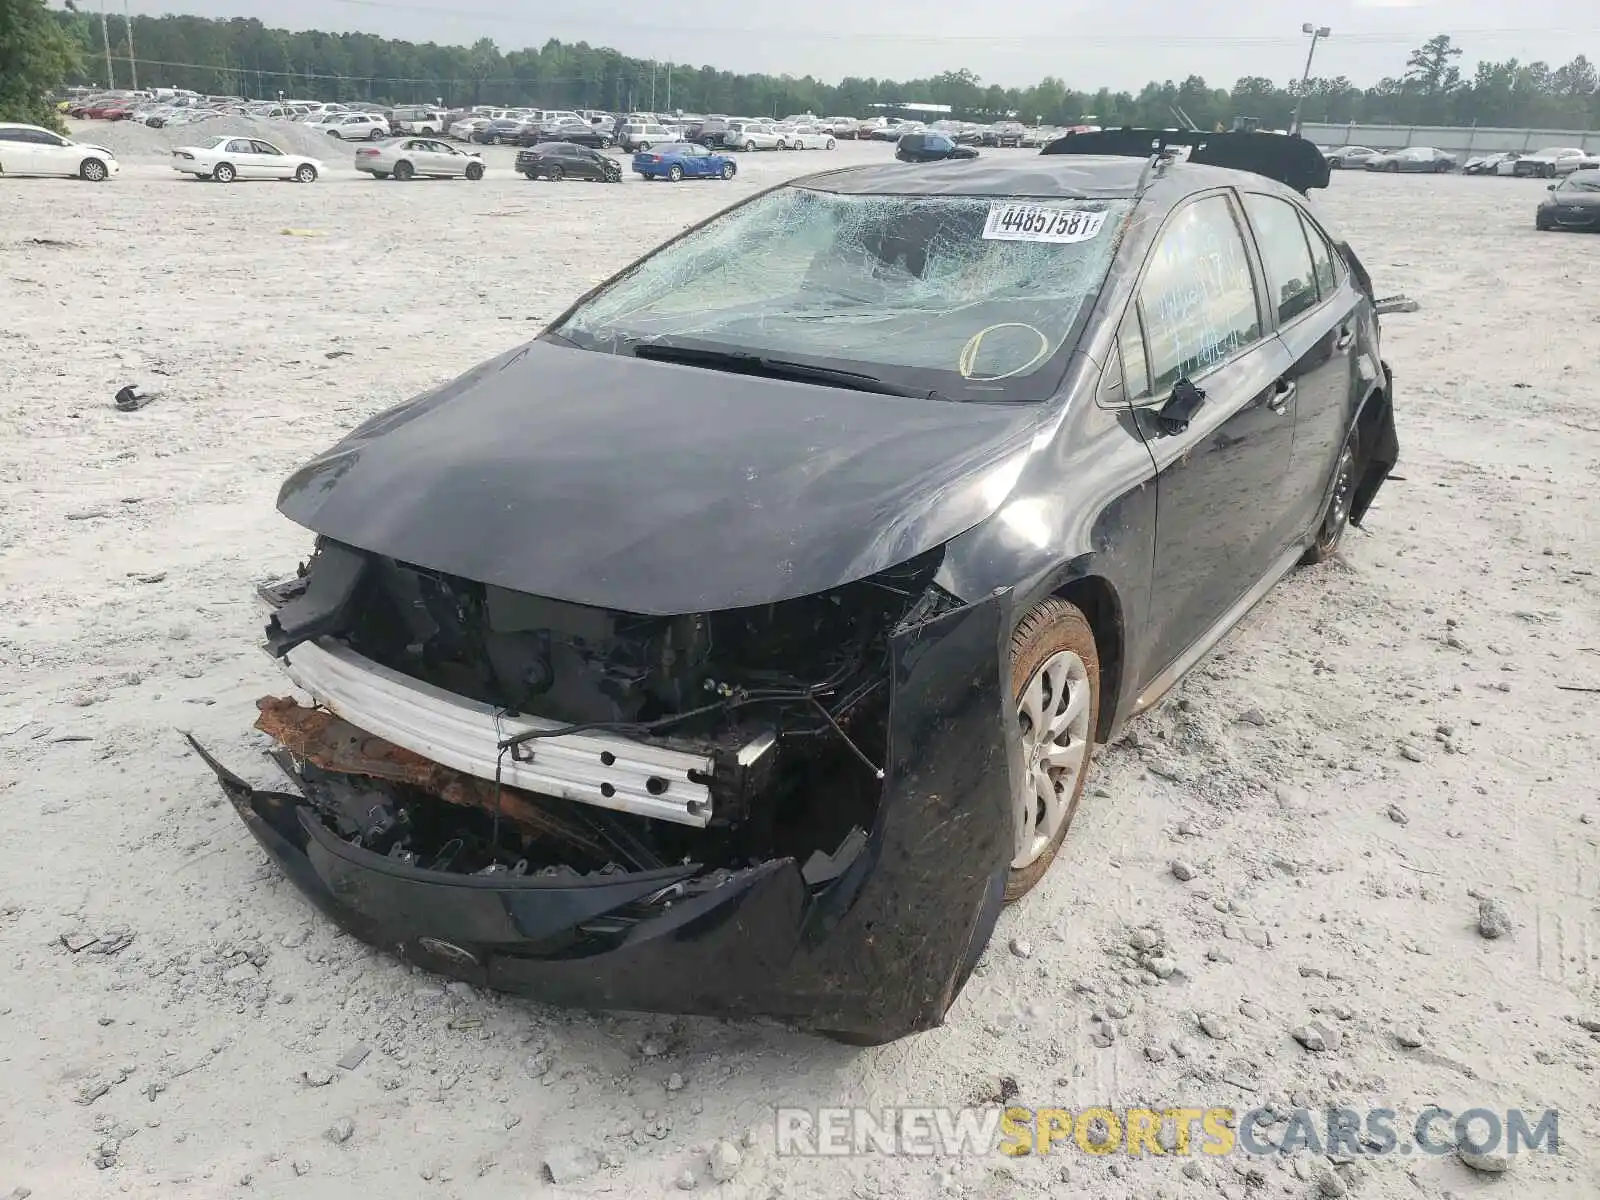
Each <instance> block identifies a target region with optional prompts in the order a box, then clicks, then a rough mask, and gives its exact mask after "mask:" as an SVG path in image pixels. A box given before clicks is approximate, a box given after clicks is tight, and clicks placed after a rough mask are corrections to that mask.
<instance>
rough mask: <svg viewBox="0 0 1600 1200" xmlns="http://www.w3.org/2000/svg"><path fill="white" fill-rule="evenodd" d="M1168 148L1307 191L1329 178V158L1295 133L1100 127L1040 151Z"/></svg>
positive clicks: (1138, 152)
mask: <svg viewBox="0 0 1600 1200" xmlns="http://www.w3.org/2000/svg"><path fill="white" fill-rule="evenodd" d="M1170 146H1187V147H1189V161H1190V162H1192V163H1194V164H1195V165H1196V166H1207V167H1225V168H1227V169H1229V170H1232V171H1249V172H1250V173H1251V174H1252V175H1263V176H1265V177H1266V178H1268V179H1276V180H1277V181H1278V182H1279V183H1282V184H1285V185H1287V186H1289V187H1292V188H1293V189H1294V190H1295V191H1297V192H1300V193H1302V194H1303V193H1305V192H1306V191H1308V190H1310V189H1311V188H1325V187H1327V186H1328V180H1329V178H1330V176H1329V172H1328V160H1327V159H1326V158H1324V157H1323V156H1322V151H1320V150H1318V149H1317V148H1316V146H1314V145H1313V144H1312V143H1310V142H1308V141H1306V140H1305V139H1304V138H1302V137H1297V136H1295V135H1293V134H1282V133H1206V132H1205V131H1204V130H1182V129H1126V128H1125V129H1102V130H1099V131H1098V132H1093V133H1069V134H1067V135H1066V136H1064V137H1059V138H1057V139H1056V140H1055V141H1053V142H1051V143H1050V144H1049V145H1047V146H1045V148H1044V149H1043V150H1041V151H1040V152H1039V153H1041V154H1111V155H1115V156H1117V157H1119V158H1150V157H1152V156H1153V155H1156V154H1159V153H1161V152H1162V151H1164V150H1166V149H1167V148H1168V147H1170Z"/></svg>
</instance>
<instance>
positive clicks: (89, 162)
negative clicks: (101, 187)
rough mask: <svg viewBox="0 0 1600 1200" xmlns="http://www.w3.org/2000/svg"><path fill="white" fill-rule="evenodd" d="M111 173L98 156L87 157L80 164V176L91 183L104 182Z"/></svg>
mask: <svg viewBox="0 0 1600 1200" xmlns="http://www.w3.org/2000/svg"><path fill="white" fill-rule="evenodd" d="M110 173H111V172H109V171H107V170H106V165H105V163H103V162H101V161H100V160H99V159H98V158H86V159H84V160H83V162H81V163H80V164H78V178H80V179H83V180H85V181H87V182H89V183H104V182H105V179H106V176H107V175H109V174H110Z"/></svg>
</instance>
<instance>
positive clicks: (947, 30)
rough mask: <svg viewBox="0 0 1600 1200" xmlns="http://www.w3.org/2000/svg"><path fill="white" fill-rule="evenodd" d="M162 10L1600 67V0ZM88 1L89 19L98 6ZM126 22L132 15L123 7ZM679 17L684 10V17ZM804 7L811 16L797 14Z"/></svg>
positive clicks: (718, 60) (848, 57) (177, 5)
mask: <svg viewBox="0 0 1600 1200" xmlns="http://www.w3.org/2000/svg"><path fill="white" fill-rule="evenodd" d="M125 2H127V3H129V4H130V7H131V9H132V11H134V12H136V13H147V14H151V15H155V14H159V13H163V12H183V13H192V14H195V15H198V16H207V17H236V16H242V17H256V18H258V19H260V20H261V21H263V22H265V23H266V24H268V25H273V26H279V27H284V28H289V29H323V30H328V31H330V32H335V33H337V32H346V31H357V30H360V31H365V32H367V33H375V34H381V35H383V36H385V37H392V38H404V39H406V40H410V41H419V42H427V41H435V42H459V43H471V42H473V41H476V40H477V39H478V38H480V37H488V38H492V39H494V41H495V42H496V43H497V44H498V45H499V46H500V48H501V49H502V50H512V49H520V48H521V47H524V46H530V45H531V46H537V45H541V44H542V43H544V42H545V41H546V40H547V39H549V38H552V37H553V38H558V39H560V40H561V41H574V42H576V41H587V42H589V43H590V44H591V45H595V46H611V47H614V48H615V49H617V50H620V51H622V52H623V53H625V54H630V55H634V56H637V57H640V58H658V59H661V60H670V61H674V62H678V63H684V64H687V65H690V66H694V67H699V66H702V65H705V64H708V63H709V64H710V65H712V66H715V67H718V68H720V69H724V70H735V71H765V72H770V73H773V74H791V75H806V74H810V75H814V76H816V77H817V78H819V79H822V80H825V81H827V82H830V83H831V82H836V81H837V80H838V79H840V78H841V77H843V76H845V75H862V76H876V77H878V78H891V79H912V78H918V77H926V76H929V75H933V74H936V73H938V72H940V71H944V70H955V69H958V68H961V67H966V68H968V69H970V70H972V71H974V72H975V73H976V74H977V75H978V76H979V78H980V79H981V81H982V82H983V83H984V84H991V83H998V84H1000V85H1002V86H1005V87H1012V86H1027V85H1029V84H1032V83H1035V82H1037V81H1038V80H1039V79H1040V78H1042V77H1043V76H1045V75H1055V76H1057V77H1058V78H1061V79H1064V80H1065V81H1066V83H1067V85H1068V86H1069V87H1073V88H1076V89H1079V90H1092V89H1095V88H1099V87H1110V88H1113V89H1128V90H1136V89H1138V88H1139V87H1141V86H1143V85H1144V84H1145V83H1146V82H1148V81H1149V80H1151V79H1169V78H1170V79H1182V78H1183V77H1185V76H1187V75H1190V74H1198V75H1203V76H1204V77H1205V78H1206V80H1207V81H1208V82H1209V83H1211V84H1212V85H1213V86H1220V87H1231V86H1232V84H1233V81H1234V80H1235V79H1237V78H1239V77H1240V76H1242V75H1265V76H1268V77H1269V78H1271V79H1274V80H1276V81H1278V82H1280V83H1282V82H1284V81H1286V80H1288V79H1291V78H1297V77H1298V76H1299V74H1300V72H1301V70H1302V69H1303V68H1304V66H1305V55H1306V51H1307V49H1308V48H1309V44H1310V40H1311V39H1310V38H1308V37H1306V36H1305V35H1304V34H1302V33H1301V30H1300V26H1301V24H1302V23H1303V22H1307V21H1310V22H1314V23H1316V24H1318V25H1327V26H1330V27H1331V28H1332V30H1333V34H1332V36H1331V37H1330V38H1328V39H1327V40H1326V41H1323V42H1320V43H1319V45H1318V47H1317V51H1316V62H1315V66H1314V69H1313V73H1314V74H1317V75H1328V76H1334V75H1346V76H1348V77H1349V78H1350V79H1351V80H1352V81H1353V82H1355V83H1356V84H1357V85H1359V86H1367V85H1370V84H1372V83H1375V82H1377V80H1378V79H1380V78H1382V77H1383V76H1385V75H1399V74H1401V73H1403V71H1404V69H1405V59H1406V55H1407V53H1408V52H1409V50H1410V49H1411V48H1412V47H1413V46H1416V45H1418V44H1420V43H1421V42H1423V41H1424V40H1426V39H1427V38H1428V37H1430V36H1432V35H1433V34H1435V33H1449V34H1451V35H1452V36H1453V37H1454V38H1455V41H1456V43H1457V44H1458V45H1460V46H1462V47H1463V48H1464V49H1465V51H1466V53H1465V55H1464V56H1463V59H1462V69H1463V72H1464V73H1465V74H1467V75H1469V76H1470V75H1471V73H1472V64H1473V63H1475V62H1476V61H1477V60H1478V59H1481V58H1490V59H1505V58H1512V57H1516V58H1520V59H1522V60H1524V61H1531V60H1537V59H1543V60H1545V61H1546V62H1548V63H1549V64H1550V65H1551V66H1552V67H1555V66H1559V65H1561V64H1562V63H1564V62H1567V61H1568V60H1570V59H1571V58H1572V57H1573V56H1574V55H1575V54H1578V53H1586V54H1588V55H1589V57H1590V58H1591V59H1600V2H1597V0H1517V2H1516V3H1512V2H1511V0H1448V2H1446V3H1428V2H1421V3H1418V2H1412V0H1298V3H1296V4H1294V5H1292V6H1291V5H1285V4H1284V3H1283V0H1233V2H1232V3H1230V4H1228V5H1226V6H1219V7H1215V8H1212V10H1211V13H1212V15H1209V16H1205V15H1202V13H1201V6H1200V5H1198V4H1195V3H1192V2H1190V0H1115V2H1114V3H1106V2H1104V0H1101V2H1099V3H1093V2H1086V0H1006V2H1005V3H1004V4H1002V5H1001V6H1000V7H999V8H987V7H986V6H982V5H974V4H973V3H971V0H874V3H872V4H869V5H867V6H866V7H860V6H858V5H854V4H827V3H814V4H812V5H810V6H809V7H807V8H804V9H802V10H796V9H795V7H794V5H793V4H792V3H787V2H785V0H696V3H695V4H693V5H692V6H681V5H668V4H663V3H661V2H660V0H584V2H583V3H578V4H574V3H571V0H521V2H515V3H509V4H501V5H496V4H494V3H493V2H492V0H459V2H457V3H452V2H451V0H270V2H269V0H125ZM82 7H83V8H84V9H86V10H88V11H93V9H94V7H95V5H94V0H87V2H86V3H83V4H82ZM110 7H111V10H112V11H115V10H116V8H118V7H120V6H119V5H118V3H117V0H110ZM674 9H676V10H677V12H678V13H679V14H680V15H673V11H674ZM801 13H803V14H804V15H803V16H802V15H800V14H801Z"/></svg>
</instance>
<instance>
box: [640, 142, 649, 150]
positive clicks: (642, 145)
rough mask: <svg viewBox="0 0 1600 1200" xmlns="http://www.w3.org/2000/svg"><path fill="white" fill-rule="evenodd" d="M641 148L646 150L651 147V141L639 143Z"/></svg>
mask: <svg viewBox="0 0 1600 1200" xmlns="http://www.w3.org/2000/svg"><path fill="white" fill-rule="evenodd" d="M639 149H640V150H641V151H645V150H648V149H650V143H649V142H640V143H639Z"/></svg>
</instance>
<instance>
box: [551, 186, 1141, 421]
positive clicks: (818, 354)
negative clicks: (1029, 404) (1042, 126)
mask: <svg viewBox="0 0 1600 1200" xmlns="http://www.w3.org/2000/svg"><path fill="white" fill-rule="evenodd" d="M1128 207H1129V206H1128V202H1127V201H1121V200H1111V201H1106V200H1093V201H1091V200H1051V201H1048V202H1038V203H1023V202H1019V201H1001V200H993V199H991V198H989V197H970V196H884V195H875V196H847V195H835V194H832V193H828V192H818V191H812V190H809V189H804V188H784V189H782V190H779V191H776V192H772V193H770V194H768V195H766V196H763V197H760V198H758V199H756V200H754V201H752V202H751V203H749V204H747V205H745V206H743V207H741V208H739V209H737V210H735V211H734V212H732V213H730V214H728V215H727V216H724V217H722V218H720V219H718V220H715V221H713V222H711V223H710V224H709V225H707V226H706V227H704V228H703V229H700V230H698V231H696V232H694V233H691V234H689V235H688V236H687V237H685V238H683V239H682V240H680V241H678V242H677V243H675V244H673V245H670V246H668V247H667V248H666V249H664V250H662V251H661V252H660V253H659V254H657V255H655V256H654V257H652V258H650V259H648V260H646V261H645V262H643V263H641V264H640V265H639V266H638V267H637V268H636V269H635V270H633V271H632V272H630V273H629V274H627V275H626V276H624V277H623V278H622V279H620V280H619V281H618V282H617V283H615V284H614V285H612V286H611V287H610V288H607V289H606V290H605V291H603V292H601V293H600V294H599V295H597V296H595V297H594V298H593V299H591V300H590V301H589V302H588V303H586V304H584V305H582V306H581V307H580V308H579V309H578V310H577V311H576V312H574V313H573V314H572V315H571V316H570V317H569V318H568V319H567V320H566V321H565V322H563V323H562V324H561V325H560V326H559V327H558V328H557V330H556V333H557V335H558V336H560V337H562V338H565V339H567V340H569V341H571V342H573V343H575V344H577V345H579V346H582V347H584V348H586V349H591V350H599V351H604V352H608V353H622V354H635V353H636V354H639V355H640V356H641V357H646V356H648V357H659V356H664V353H665V352H667V351H669V350H671V351H676V350H684V351H688V352H690V353H698V352H706V354H725V355H727V356H738V358H737V359H732V358H728V359H725V360H724V361H720V362H712V361H711V360H710V359H709V357H706V356H702V357H701V358H699V359H693V358H690V357H689V356H688V355H685V356H684V357H682V358H681V359H680V361H695V362H698V363H699V364H700V365H722V366H728V367H729V369H739V368H740V364H741V363H743V364H745V365H757V360H762V359H764V360H766V362H767V363H768V364H770V363H771V362H772V361H773V360H781V361H782V362H783V363H785V364H788V365H790V366H799V365H801V364H804V365H805V366H807V367H813V368H826V369H829V370H831V371H833V372H835V373H840V372H848V373H849V374H851V375H853V376H858V377H860V379H861V380H863V381H864V382H868V383H871V384H876V385H887V386H869V387H866V389H865V390H873V391H878V390H883V391H889V390H893V391H896V392H900V391H904V392H905V393H906V394H935V395H937V396H939V397H940V398H946V399H959V400H977V401H983V400H990V401H1033V400H1042V399H1044V398H1045V397H1046V396H1048V395H1049V394H1050V392H1051V390H1052V389H1053V387H1054V385H1055V384H1056V382H1057V381H1058V380H1059V378H1060V373H1061V370H1062V369H1063V366H1064V362H1065V353H1066V352H1070V350H1071V348H1072V346H1073V344H1074V343H1075V342H1076V339H1077V336H1078V333H1079V327H1080V324H1081V322H1082V320H1083V319H1084V317H1085V316H1086V315H1087V313H1088V311H1089V309H1090V307H1091V306H1092V304H1093V301H1094V298H1095V296H1096V294H1097V293H1098V291H1099V289H1100V285H1101V283H1102V281H1103V280H1104V278H1105V275H1106V271H1107V269H1108V267H1109V265H1110V262H1111V257H1112V253H1113V251H1114V248H1115V246H1116V244H1117V240H1118V235H1119V232H1120V229H1121V225H1122V221H1123V219H1124V218H1125V217H1126V215H1127V212H1128ZM730 363H731V366H730V365H729V364H730ZM1047 368H1049V369H1047ZM829 382H841V381H840V380H829ZM844 385H845V386H849V384H848V383H845V384H844Z"/></svg>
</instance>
